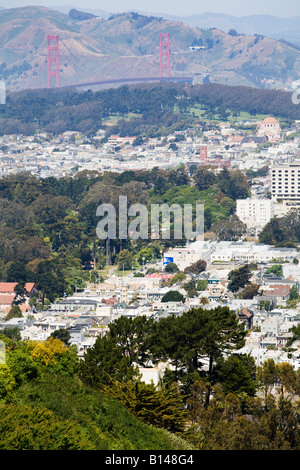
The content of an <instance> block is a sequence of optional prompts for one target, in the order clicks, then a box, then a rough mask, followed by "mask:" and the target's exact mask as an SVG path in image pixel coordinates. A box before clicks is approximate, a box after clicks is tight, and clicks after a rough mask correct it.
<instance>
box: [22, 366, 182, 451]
mask: <svg viewBox="0 0 300 470" xmlns="http://www.w3.org/2000/svg"><path fill="white" fill-rule="evenodd" d="M17 404H19V405H27V406H28V405H29V406H32V407H39V408H48V409H49V410H50V411H52V412H53V413H55V415H56V416H58V417H59V418H60V419H62V420H70V421H71V422H73V423H76V424H77V425H79V426H80V428H81V429H82V431H83V433H84V434H85V435H86V436H87V438H88V439H89V441H90V442H91V443H92V445H93V447H94V449H95V450H188V449H190V446H189V445H188V444H187V443H186V442H185V441H184V440H182V439H180V438H179V437H177V436H175V435H173V434H171V433H169V432H167V431H165V430H162V429H157V428H155V427H152V426H148V425H146V424H144V423H142V422H141V421H139V420H137V419H136V418H135V417H134V416H133V415H132V414H131V413H129V412H128V411H127V410H126V409H125V408H124V407H123V406H122V405H120V404H119V403H118V402H116V401H114V400H112V399H110V398H108V397H106V396H104V395H102V394H101V393H99V392H97V391H95V390H92V389H90V388H87V387H85V386H83V385H81V384H79V383H78V382H77V381H76V380H73V379H69V378H64V377H58V378H57V377H55V376H51V375H49V376H47V377H46V378H44V380H39V381H37V382H30V383H27V384H25V385H23V386H22V387H21V388H20V389H19V390H18V395H17ZM15 424H16V425H17V423H15Z"/></svg>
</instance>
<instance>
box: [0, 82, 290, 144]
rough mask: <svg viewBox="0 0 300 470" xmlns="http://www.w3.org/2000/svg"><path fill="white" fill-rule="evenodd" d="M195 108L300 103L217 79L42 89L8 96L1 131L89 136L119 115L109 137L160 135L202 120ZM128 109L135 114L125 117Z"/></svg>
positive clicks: (224, 110) (270, 109)
mask: <svg viewBox="0 0 300 470" xmlns="http://www.w3.org/2000/svg"><path fill="white" fill-rule="evenodd" d="M195 106H196V107H199V106H200V107H201V108H202V109H204V110H206V111H207V112H208V113H214V114H216V113H217V114H218V115H219V116H220V117H221V119H227V117H228V111H229V110H230V111H232V112H235V113H236V114H239V113H240V112H242V111H246V112H249V113H250V114H252V115H256V114H266V115H269V114H271V115H274V116H277V117H282V118H284V119H287V120H295V119H299V107H298V106H295V105H294V104H293V103H292V100H291V95H290V93H287V92H282V91H278V90H262V89H256V88H252V87H245V86H239V87H234V86H233V87H230V86H227V85H221V84H215V83H208V84H203V85H196V86H189V87H186V86H185V85H183V84H175V83H172V84H168V83H164V84H151V85H140V86H127V85H125V86H122V87H119V88H116V89H109V90H102V91H97V92H92V91H91V90H88V91H84V92H80V91H78V90H73V89H65V90H55V89H53V90H48V89H41V90H26V91H22V92H18V93H13V94H9V95H8V96H7V103H6V106H2V107H0V124H1V126H0V129H1V131H0V133H1V134H2V135H4V134H15V133H22V134H25V135H32V134H34V133H35V132H36V131H37V130H40V131H44V132H50V133H53V134H58V133H61V132H64V131H69V130H73V131H79V132H84V133H86V134H89V133H95V132H96V131H97V130H98V129H99V128H100V127H101V126H102V122H103V121H104V120H105V119H107V118H108V117H111V116H118V117H119V122H117V124H116V125H115V126H112V127H111V126H110V127H108V129H107V135H109V134H111V133H113V134H116V133H120V135H124V136H125V135H132V136H140V135H142V134H144V135H146V136H152V137H153V136H159V135H160V136H161V135H167V134H168V133H169V132H170V131H172V130H180V129H185V128H187V127H189V126H190V125H191V124H192V123H193V122H196V123H199V118H197V117H196V118H195V117H194V115H193V110H194V108H195ZM130 113H132V114H133V115H136V117H135V118H134V119H131V120H125V119H124V117H125V116H126V115H128V114H130Z"/></svg>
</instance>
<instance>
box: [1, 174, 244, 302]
mask: <svg viewBox="0 0 300 470" xmlns="http://www.w3.org/2000/svg"><path fill="white" fill-rule="evenodd" d="M207 171H212V170H207ZM202 177H203V175H202ZM228 178H229V180H230V181H231V184H230V185H228V186H225V185H224V180H225V179H228ZM198 179H199V175H198V173H197V172H196V173H195V175H194V176H192V177H191V176H190V175H189V174H188V173H187V172H185V171H184V170H183V169H182V168H181V167H180V168H178V169H177V170H176V169H174V170H170V171H168V170H160V169H158V168H154V169H153V170H151V171H136V172H134V171H128V172H124V173H122V174H118V173H110V174H105V175H100V174H98V173H97V172H81V173H78V174H77V175H76V176H74V177H63V178H54V177H49V178H46V179H38V178H36V177H34V176H32V175H30V174H28V173H19V174H16V175H9V176H6V177H3V178H1V179H0V220H1V222H0V279H1V281H7V282H17V283H18V295H17V292H16V303H22V299H24V293H25V292H24V285H25V283H26V282H35V283H36V286H37V288H38V291H39V295H38V297H37V298H36V299H33V300H32V301H33V302H34V301H35V304H36V305H44V304H45V302H47V301H50V302H52V301H53V300H55V298H56V297H58V296H63V295H64V293H67V294H68V293H72V292H73V291H75V290H76V289H80V288H82V287H83V286H84V284H85V283H86V281H87V280H89V279H90V275H89V273H88V272H87V271H85V270H83V267H84V266H85V264H86V263H88V262H92V261H94V260H95V261H96V267H97V269H100V268H103V267H104V266H105V265H106V264H107V262H110V263H111V264H119V266H120V268H121V269H122V267H123V266H124V269H130V268H132V266H133V264H134V263H136V262H137V263H139V264H142V263H143V262H144V261H146V262H148V261H151V260H155V259H157V258H160V257H161V252H162V251H164V250H165V249H166V248H168V247H169V246H173V245H174V244H175V243H178V242H184V239H183V240H176V239H175V238H174V237H173V236H172V233H171V239H170V240H165V239H158V240H153V239H151V238H150V237H151V234H150V233H149V239H147V240H141V239H139V240H136V241H133V240H130V239H127V240H120V239H118V238H117V239H116V240H110V258H109V260H108V259H107V258H106V256H105V254H106V247H105V240H104V241H103V240H100V239H98V237H97V234H96V228H97V224H98V222H99V220H100V219H99V217H97V216H96V209H97V207H98V205H99V204H101V203H110V204H113V205H114V207H115V208H116V212H117V214H118V212H119V210H118V208H119V196H127V202H128V207H129V206H130V205H131V204H134V203H139V204H144V205H145V206H147V207H148V210H149V213H150V205H151V204H154V203H155V204H163V203H166V204H168V205H169V206H172V204H179V205H180V206H181V207H182V208H183V207H184V204H187V203H189V204H196V203H199V202H201V203H202V204H204V212H205V220H204V222H205V230H209V229H211V227H212V225H213V224H214V223H215V222H217V221H218V220H223V222H224V223H225V222H226V219H227V218H228V217H230V215H231V214H232V211H233V208H234V207H235V198H236V197H243V196H244V197H246V195H247V194H248V191H249V183H248V181H247V179H245V178H244V177H243V175H242V174H241V173H240V172H238V171H237V170H232V171H229V170H224V172H221V173H219V175H218V176H217V177H216V178H215V181H214V184H213V185H211V186H210V187H209V188H208V189H201V188H199V189H198V188H197V186H198ZM194 183H195V185H194ZM233 187H234V188H235V190H234V192H233V191H232V188H233ZM171 216H172V214H171ZM117 219H118V216H117ZM172 223H173V220H172V219H171V224H172ZM231 226H232V224H231ZM117 227H118V220H117ZM171 231H172V225H171Z"/></svg>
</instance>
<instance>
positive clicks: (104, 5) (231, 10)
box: [0, 0, 300, 18]
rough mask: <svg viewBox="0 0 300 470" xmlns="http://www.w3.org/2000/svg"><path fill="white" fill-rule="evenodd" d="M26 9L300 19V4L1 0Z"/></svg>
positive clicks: (294, 0)
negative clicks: (222, 14)
mask: <svg viewBox="0 0 300 470" xmlns="http://www.w3.org/2000/svg"><path fill="white" fill-rule="evenodd" d="M26 5H40V6H46V7H53V6H57V5H63V6H68V5H70V6H75V7H76V8H78V9H79V8H85V9H86V8H97V9H102V10H105V11H109V12H112V13H115V12H123V11H128V10H139V11H145V12H154V13H168V14H174V15H180V16H187V15H193V14H197V13H205V12H214V13H226V14H229V15H234V16H243V15H258V14H269V15H274V16H281V17H285V18H287V17H291V16H300V2H299V0H284V1H282V0H251V1H248V0H227V1H224V0H210V1H209V2H203V1H202V2H201V1H199V0H181V1H179V0H109V1H103V0H74V1H73V0H38V1H36V0H28V1H26V0H25V1H24V0H0V6H2V7H6V8H12V7H20V6H26Z"/></svg>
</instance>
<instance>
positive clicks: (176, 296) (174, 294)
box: [161, 290, 185, 302]
mask: <svg viewBox="0 0 300 470" xmlns="http://www.w3.org/2000/svg"><path fill="white" fill-rule="evenodd" d="M184 301H185V298H184V296H183V295H182V294H181V293H180V292H178V291H177V290H170V291H169V292H167V293H166V294H165V295H163V297H162V298H161V302H184Z"/></svg>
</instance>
